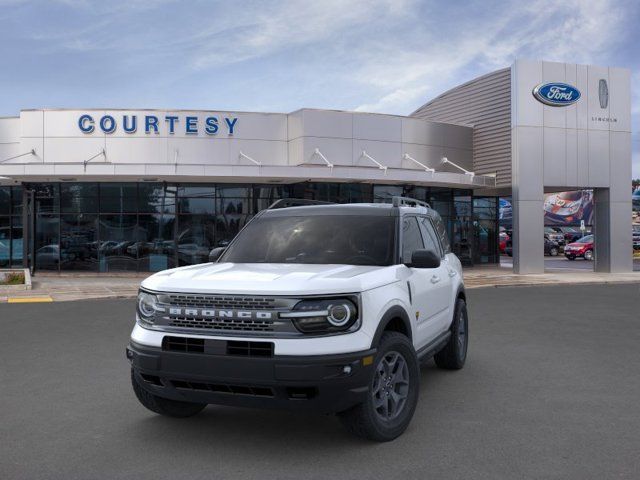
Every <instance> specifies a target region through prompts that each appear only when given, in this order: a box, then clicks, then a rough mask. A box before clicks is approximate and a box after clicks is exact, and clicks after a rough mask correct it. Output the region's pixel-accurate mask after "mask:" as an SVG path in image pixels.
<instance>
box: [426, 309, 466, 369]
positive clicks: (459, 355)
mask: <svg viewBox="0 0 640 480" xmlns="http://www.w3.org/2000/svg"><path fill="white" fill-rule="evenodd" d="M468 345H469V316H468V314H467V304H466V303H465V301H464V300H463V299H461V298H459V299H458V300H457V301H456V309H455V313H454V316H453V322H452V323H451V336H450V337H449V341H448V342H447V344H446V345H445V346H444V348H443V349H442V350H440V351H439V352H438V353H436V354H435V356H434V357H433V359H434V360H435V362H436V365H437V366H438V367H439V368H443V369H445V370H460V369H461V368H462V367H464V363H465V361H466V360H467V347H468Z"/></svg>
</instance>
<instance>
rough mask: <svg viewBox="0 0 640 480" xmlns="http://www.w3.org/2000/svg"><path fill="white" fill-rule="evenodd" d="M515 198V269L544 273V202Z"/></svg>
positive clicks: (517, 271) (519, 271)
mask: <svg viewBox="0 0 640 480" xmlns="http://www.w3.org/2000/svg"><path fill="white" fill-rule="evenodd" d="M541 196H542V194H541ZM513 199H514V201H513V202H512V208H513V238H512V244H513V271H514V272H515V273H544V210H543V208H544V205H543V203H544V202H543V200H542V198H541V199H540V200H517V197H516V196H515V195H514V197H513Z"/></svg>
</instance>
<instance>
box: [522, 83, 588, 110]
mask: <svg viewBox="0 0 640 480" xmlns="http://www.w3.org/2000/svg"><path fill="white" fill-rule="evenodd" d="M533 96H534V97H536V98H537V99H538V100H539V101H541V102H542V103H544V104H546V105H551V106H553V107H566V106H567V105H571V104H573V103H576V102H577V101H578V99H579V98H580V90H578V89H577V88H576V87H573V86H571V85H568V84H566V83H557V82H552V83H542V84H540V85H538V86H537V87H536V88H534V89H533Z"/></svg>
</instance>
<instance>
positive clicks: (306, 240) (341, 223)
mask: <svg viewBox="0 0 640 480" xmlns="http://www.w3.org/2000/svg"><path fill="white" fill-rule="evenodd" d="M394 226H395V218H394V217H382V216H352V215H322V216H320V215H314V216H308V217H271V218H269V217H268V216H265V217H260V218H256V219H255V220H254V221H252V222H251V223H250V224H249V225H247V227H246V228H245V229H244V230H243V231H242V232H241V233H240V235H239V236H238V237H237V238H236V240H235V241H234V242H233V243H232V244H231V246H230V247H229V249H228V250H227V251H226V252H225V254H224V255H223V257H222V258H221V259H220V261H221V262H234V263H314V264H347V265H391V264H392V263H393V252H394Z"/></svg>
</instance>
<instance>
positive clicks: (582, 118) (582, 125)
mask: <svg viewBox="0 0 640 480" xmlns="http://www.w3.org/2000/svg"><path fill="white" fill-rule="evenodd" d="M576 74H577V75H576V78H577V80H576V87H577V88H578V90H580V92H581V93H582V95H583V98H581V99H580V101H578V102H577V103H576V104H575V106H576V122H577V128H579V129H585V130H586V129H587V128H588V127H589V106H588V104H587V101H586V98H585V97H584V96H585V95H588V94H589V69H588V67H587V65H576Z"/></svg>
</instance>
